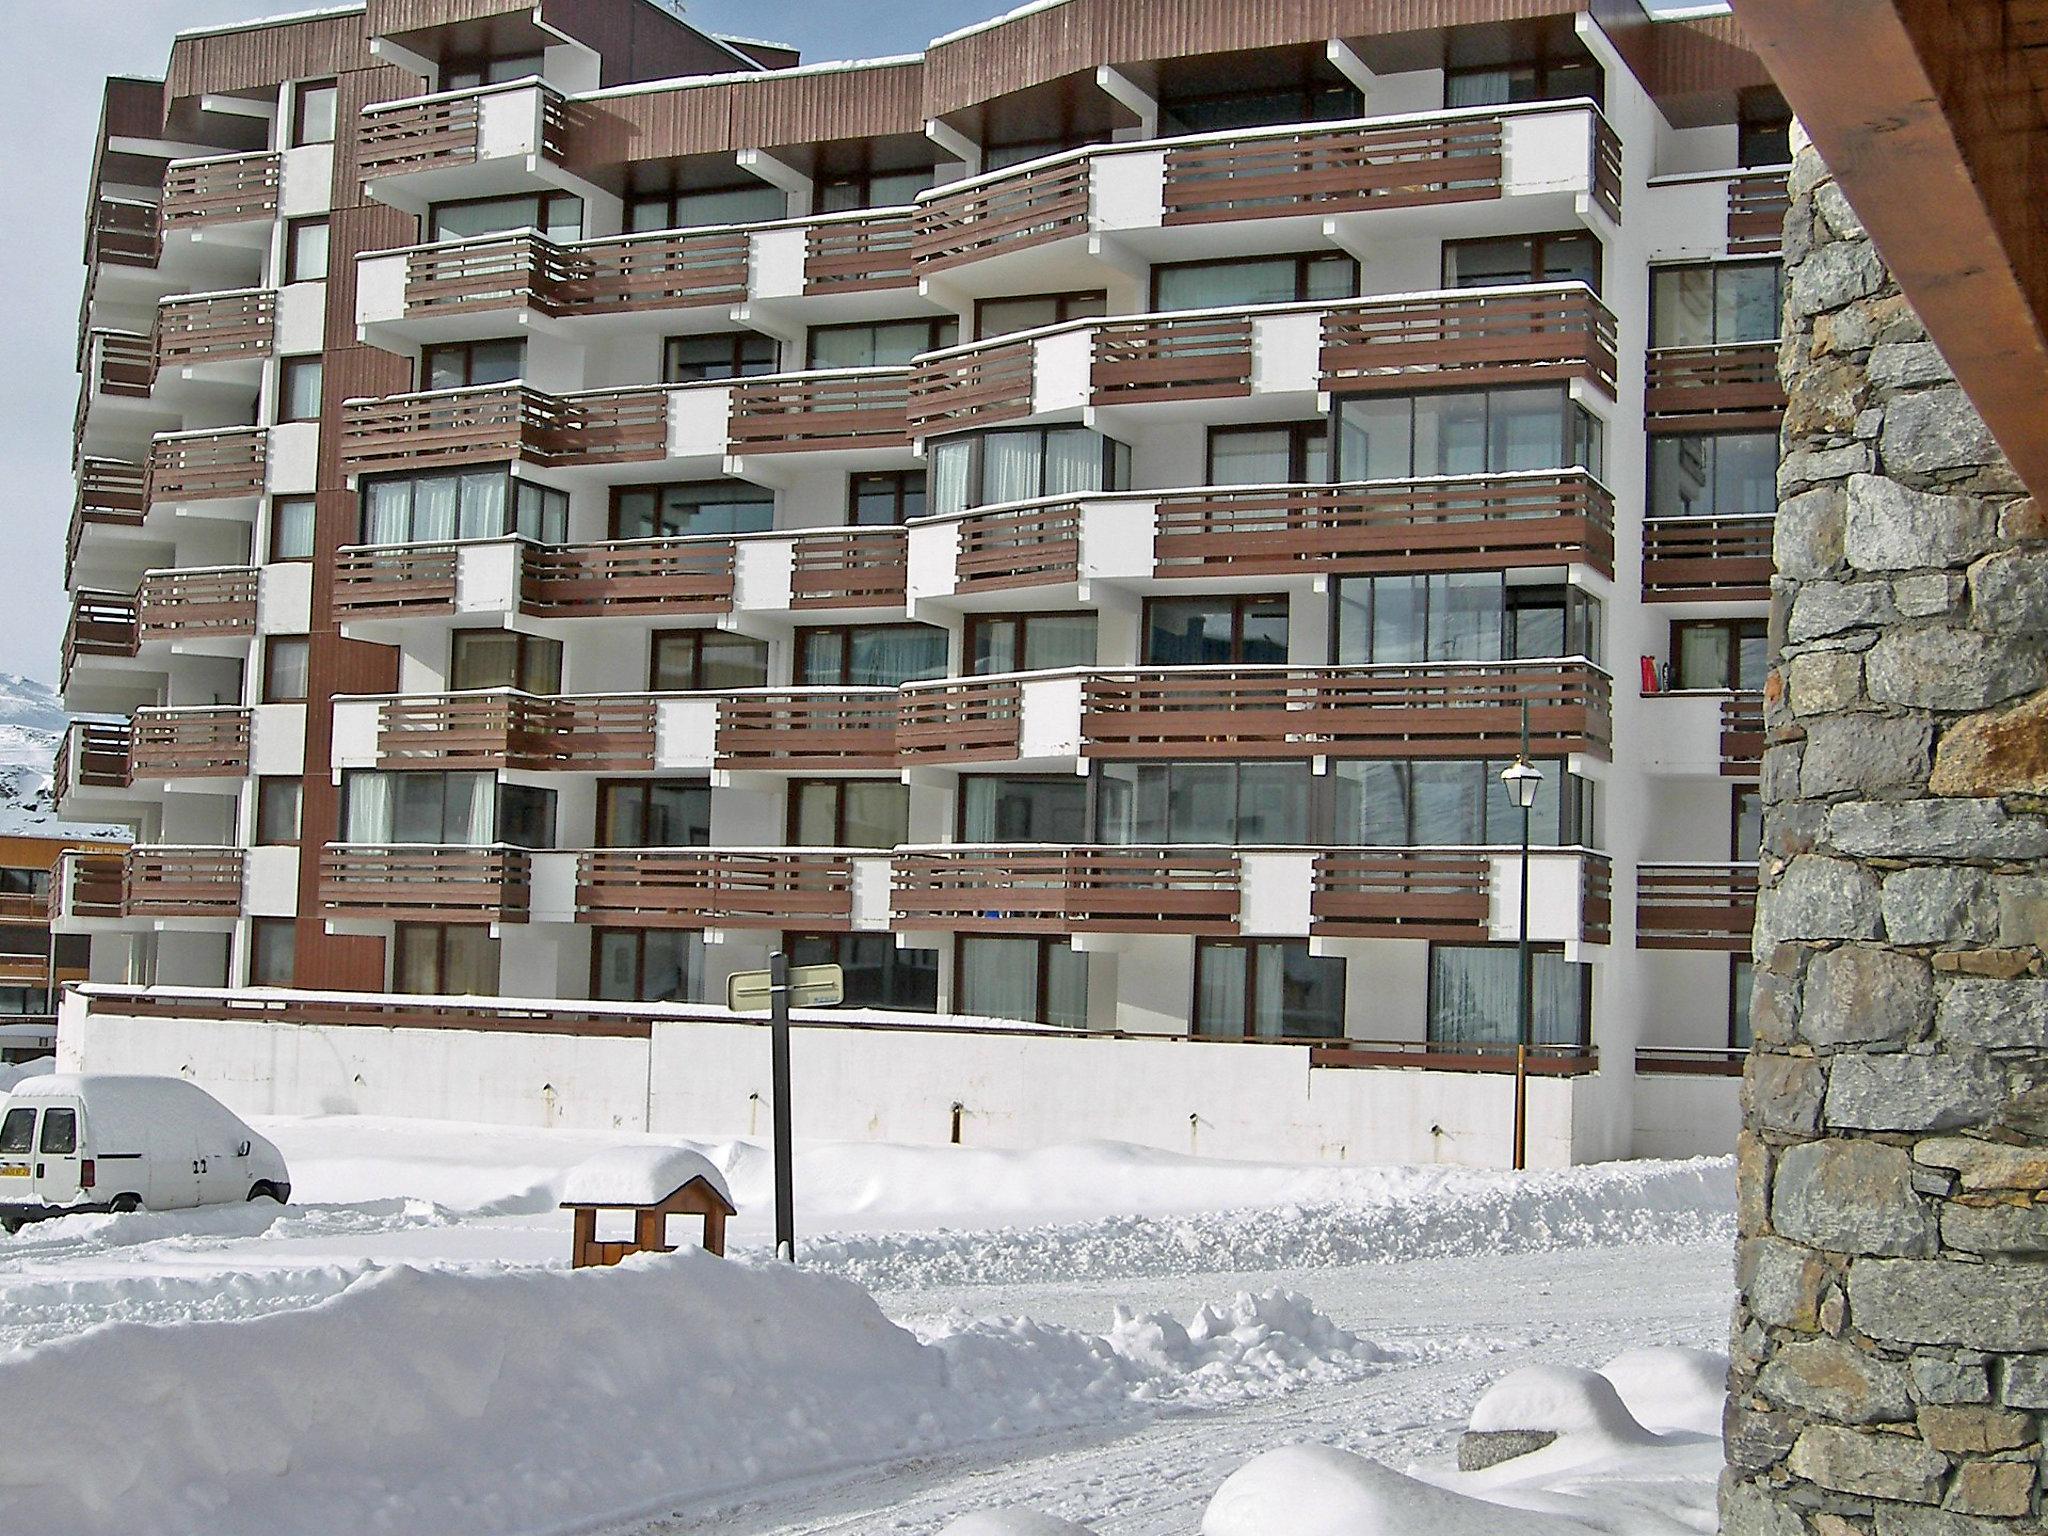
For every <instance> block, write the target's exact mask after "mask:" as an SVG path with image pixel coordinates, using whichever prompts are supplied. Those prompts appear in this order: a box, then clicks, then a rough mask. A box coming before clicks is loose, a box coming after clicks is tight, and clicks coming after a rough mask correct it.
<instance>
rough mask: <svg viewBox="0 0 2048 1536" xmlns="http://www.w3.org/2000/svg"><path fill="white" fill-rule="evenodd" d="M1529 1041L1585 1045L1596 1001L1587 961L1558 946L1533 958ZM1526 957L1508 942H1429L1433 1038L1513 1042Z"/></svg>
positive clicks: (1458, 1041) (1453, 1041)
mask: <svg viewBox="0 0 2048 1536" xmlns="http://www.w3.org/2000/svg"><path fill="white" fill-rule="evenodd" d="M1530 959H1531V962H1532V963H1531V965H1530V984H1529V1013H1530V1037H1531V1038H1530V1042H1529V1043H1530V1044H1531V1045H1571V1046H1584V1045H1586V1044H1587V1042H1588V1041H1589V1040H1590V1038H1591V1022H1592V1007H1593V991H1592V984H1591V981H1590V979H1589V976H1588V967H1586V966H1584V965H1576V964H1573V963H1571V962H1569V961H1567V960H1566V959H1565V957H1564V955H1563V954H1562V953H1560V952H1559V951H1557V950H1554V949H1538V950H1537V951H1536V952H1535V953H1534V954H1533V955H1532V956H1531V957H1530ZM1520 982H1521V964H1520V960H1519V957H1518V955H1517V952H1516V949H1515V946H1513V945H1511V944H1484V945H1481V944H1432V945H1431V946H1430V948H1429V1038H1430V1041H1431V1043H1432V1044H1438V1045H1457V1046H1490V1045H1513V1044H1515V1041H1516V1036H1517V1035H1518V1033H1519V1032H1520V1019H1521V1013H1520V996H1521V994H1520Z"/></svg>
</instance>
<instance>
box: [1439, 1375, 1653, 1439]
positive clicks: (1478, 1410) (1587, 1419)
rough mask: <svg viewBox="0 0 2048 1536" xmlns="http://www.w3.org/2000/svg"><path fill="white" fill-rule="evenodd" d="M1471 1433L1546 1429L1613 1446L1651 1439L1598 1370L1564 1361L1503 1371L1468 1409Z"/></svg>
mask: <svg viewBox="0 0 2048 1536" xmlns="http://www.w3.org/2000/svg"><path fill="white" fill-rule="evenodd" d="M1471 1429H1472V1431H1473V1433H1475V1434H1498V1433H1500V1432H1502V1431H1504V1430H1516V1429H1530V1430H1549V1431H1550V1432H1551V1433H1553V1434H1556V1435H1558V1436H1560V1437H1563V1436H1567V1435H1588V1436H1593V1437H1596V1438H1598V1439H1599V1440H1601V1441H1604V1442H1605V1443H1607V1444H1609V1445H1613V1446H1629V1445H1647V1444H1649V1443H1650V1442H1651V1441H1653V1440H1655V1439H1656V1436H1654V1435H1652V1434H1651V1433H1650V1432H1649V1431H1648V1430H1647V1429H1645V1428H1643V1426H1642V1425H1640V1424H1638V1423H1637V1422H1636V1420H1635V1417H1634V1415H1632V1414H1631V1413H1630V1412H1629V1411H1628V1408H1627V1406H1626V1405H1624V1404H1623V1402H1622V1400H1621V1394H1620V1393H1619V1392H1617V1391H1615V1390H1614V1383H1613V1382H1611V1381H1609V1380H1608V1379H1607V1378H1606V1377H1605V1376H1602V1375H1601V1374H1599V1373H1598V1372H1597V1371H1582V1370H1577V1369H1574V1368H1573V1367H1571V1366H1565V1365H1529V1366H1524V1367H1523V1368H1522V1369H1521V1370H1519V1371H1514V1372H1512V1373H1510V1374H1509V1375H1506V1376H1503V1377H1502V1378H1501V1379H1500V1380H1499V1381H1496V1382H1495V1383H1494V1384H1493V1385H1492V1386H1491V1387H1488V1388H1487V1389H1486V1395H1485V1396H1483V1397H1481V1398H1480V1399H1479V1404H1478V1406H1477V1407H1475V1408H1474V1409H1473V1410H1472V1423H1471Z"/></svg>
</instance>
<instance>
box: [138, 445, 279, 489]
mask: <svg viewBox="0 0 2048 1536" xmlns="http://www.w3.org/2000/svg"><path fill="white" fill-rule="evenodd" d="M269 448H270V435H269V433H267V432H266V431H264V429H263V428H261V427H227V428H223V429H220V430H216V431H206V432H164V433H159V434H158V435H157V437H156V439H155V441H154V442H153V443H151V445H150V452H149V475H148V490H149V497H148V499H149V500H150V501H151V502H152V503H155V502H197V501H220V500H227V499H230V498H233V499H242V498H246V497H252V496H260V495H261V494H262V493H263V487H264V483H265V476H266V473H267V465H268V460H269Z"/></svg>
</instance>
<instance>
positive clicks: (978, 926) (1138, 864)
mask: <svg viewBox="0 0 2048 1536" xmlns="http://www.w3.org/2000/svg"><path fill="white" fill-rule="evenodd" d="M894 876H895V899H894V906H895V921H896V923H897V925H898V926H899V927H903V928H909V929H912V930H916V929H939V930H944V931H955V932H971V931H975V930H984V931H991V932H998V933H1072V932H1092V933H1220V934H1227V933H1233V932H1235V931H1236V928H1237V916H1238V910H1239V902H1240V899H1241V895H1242V892H1241V888H1240V879H1241V874H1240V869H1239V865H1238V860H1237V856H1236V855H1235V854H1233V853H1230V852H1228V851H1227V850H1218V849H1173V848H1166V849H1148V848H952V849H944V850H930V851H924V850H919V851H913V852H906V853H899V854H898V855H897V857H896V860H895V866H894Z"/></svg>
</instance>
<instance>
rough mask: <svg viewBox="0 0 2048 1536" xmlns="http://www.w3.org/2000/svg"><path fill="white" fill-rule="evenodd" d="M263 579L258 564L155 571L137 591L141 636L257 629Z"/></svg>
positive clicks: (238, 634) (235, 633) (224, 634)
mask: <svg viewBox="0 0 2048 1536" xmlns="http://www.w3.org/2000/svg"><path fill="white" fill-rule="evenodd" d="M260 579H261V573H260V572H259V571H257V569H256V568H255V567H253V566H216V567H212V568H206V569H200V568H194V569H190V570H179V571H151V572H150V573H149V574H148V575H147V576H145V577H143V578H142V586H141V587H140V589H139V590H138V591H137V593H136V613H137V619H138V622H139V627H140V638H141V639H142V640H144V641H152V640H173V639H185V638H189V637H194V636H207V637H210V638H242V637H245V636H250V635H254V634H255V633H256V608H257V589H258V585H259V582H260Z"/></svg>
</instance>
